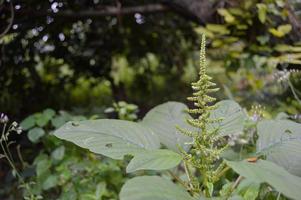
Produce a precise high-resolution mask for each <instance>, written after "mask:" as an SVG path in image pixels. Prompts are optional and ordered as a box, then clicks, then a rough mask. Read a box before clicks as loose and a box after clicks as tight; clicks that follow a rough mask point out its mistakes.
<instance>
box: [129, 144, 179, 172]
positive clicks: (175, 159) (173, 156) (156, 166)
mask: <svg viewBox="0 0 301 200" xmlns="http://www.w3.org/2000/svg"><path fill="white" fill-rule="evenodd" d="M181 160H182V156H181V155H179V154H178V153H175V152H173V151H169V150H166V149H158V150H153V151H145V152H141V153H138V154H136V156H135V157H134V158H133V159H132V160H131V162H130V163H129V165H128V166H127V168H126V171H127V172H128V173H131V172H134V171H137V170H143V169H144V170H166V169H170V168H173V167H175V166H177V165H178V164H179V163H180V162H181Z"/></svg>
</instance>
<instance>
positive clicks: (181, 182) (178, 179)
mask: <svg viewBox="0 0 301 200" xmlns="http://www.w3.org/2000/svg"><path fill="white" fill-rule="evenodd" d="M168 173H169V174H170V175H171V176H172V177H173V178H174V179H175V180H177V181H178V182H179V183H180V184H181V185H183V186H184V187H187V185H186V183H185V182H184V181H183V180H182V179H180V178H179V177H178V176H177V175H175V174H174V173H173V172H172V171H170V170H168Z"/></svg>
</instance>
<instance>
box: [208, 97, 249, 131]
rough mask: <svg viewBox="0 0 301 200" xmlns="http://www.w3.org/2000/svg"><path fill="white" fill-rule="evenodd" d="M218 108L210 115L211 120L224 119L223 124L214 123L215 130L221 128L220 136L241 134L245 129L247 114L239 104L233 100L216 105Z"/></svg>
mask: <svg viewBox="0 0 301 200" xmlns="http://www.w3.org/2000/svg"><path fill="white" fill-rule="evenodd" d="M216 105H217V106H218V108H217V109H216V110H213V111H212V112H211V114H210V117H211V118H213V119H214V118H223V120H222V121H221V122H218V123H214V124H213V127H214V128H219V131H220V134H222V135H223V136H226V135H230V134H232V135H237V134H241V133H242V131H243V128H244V121H245V119H246V114H245V113H244V111H243V109H242V108H241V107H240V106H239V104H238V103H236V102H235V101H232V100H223V101H220V102H218V103H217V104H216Z"/></svg>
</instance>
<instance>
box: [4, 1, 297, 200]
mask: <svg viewBox="0 0 301 200" xmlns="http://www.w3.org/2000/svg"><path fill="white" fill-rule="evenodd" d="M300 9H301V3H300V2H299V1H297V0H260V1H259V0H243V1H240V0H222V1H214V0H174V1H167V0H151V1H150V0H148V1H133V0H116V1H108V0H94V1H84V0H77V1H68V0H62V1H58V0H49V1H37V0H30V1H28V0H27V1H22V0H14V1H12V0H11V1H5V0H0V35H1V36H0V112H3V113H6V114H7V115H8V116H9V118H10V119H11V121H14V120H16V121H19V122H21V121H23V122H22V123H21V126H22V127H23V129H24V132H23V134H22V135H20V136H11V137H12V139H13V140H16V141H17V142H16V143H15V144H12V145H11V146H10V148H11V151H13V152H14V153H13V155H16V156H15V161H16V164H17V168H18V169H19V170H20V171H22V173H23V175H24V177H26V179H28V180H29V181H32V182H33V188H34V192H35V193H36V194H38V195H41V196H43V197H44V199H57V198H61V199H76V198H77V199H116V198H117V194H118V192H119V190H120V187H121V185H122V184H123V183H124V182H125V180H126V179H127V178H128V177H127V175H125V174H124V173H123V171H124V170H122V169H123V168H124V164H123V163H122V162H115V161H112V160H110V159H108V158H104V157H98V156H95V155H93V154H90V153H88V152H82V151H78V148H76V147H74V146H71V145H69V144H67V143H64V142H62V141H58V140H57V139H55V138H53V136H52V135H51V134H52V131H53V130H54V129H56V128H58V127H60V126H61V125H62V124H63V123H64V122H66V121H68V120H71V119H73V118H76V119H87V118H89V119H94V118H104V117H110V118H120V119H126V120H139V119H140V118H141V117H142V116H144V114H145V113H146V111H148V110H149V109H150V108H151V107H153V106H154V105H157V104H159V103H162V102H166V101H170V100H177V101H182V102H185V99H184V98H185V97H186V96H188V94H190V92H191V91H190V89H189V88H190V87H189V84H190V82H192V81H193V80H195V78H196V77H197V69H198V50H199V46H200V35H201V33H205V34H206V35H207V38H208V44H207V46H208V57H209V66H210V67H209V69H208V70H209V73H210V75H211V76H213V78H214V79H215V80H216V82H217V83H218V86H219V87H220V88H221V89H222V90H221V92H220V93H219V94H218V96H217V98H218V99H227V98H230V99H235V100H236V101H238V102H240V103H241V105H243V106H244V107H245V108H246V109H247V110H250V109H251V107H252V105H261V107H259V109H260V112H262V113H263V114H264V116H265V117H267V118H269V117H271V116H274V115H275V113H278V112H279V111H283V112H286V113H287V114H288V115H289V116H290V117H291V118H293V119H295V120H297V121H298V120H300V110H301V101H300V97H301V95H300V91H301V90H300V88H301V81H300V74H301V72H300V71H299V70H300V64H301V41H300V37H301V35H300V33H301V10H300ZM126 102H127V103H126ZM257 108H258V107H257ZM263 108H264V109H263ZM67 146H68V148H67ZM18 152H20V154H22V155H23V157H21V156H17V155H18ZM99 160H101V162H100V161H99ZM83 163H85V165H83ZM87 163H91V164H87ZM120 169H121V170H120ZM10 172H11V171H10V168H9V166H8V165H7V162H6V161H5V160H4V159H2V160H0V180H4V181H1V182H0V199H21V196H22V195H23V193H22V190H21V191H20V188H18V182H17V181H16V179H15V178H14V176H13V173H10ZM91 174H92V176H91ZM81 185H87V186H88V185H89V186H91V187H85V188H82V187H81ZM16 191H19V192H16Z"/></svg>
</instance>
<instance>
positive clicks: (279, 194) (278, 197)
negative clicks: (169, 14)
mask: <svg viewBox="0 0 301 200" xmlns="http://www.w3.org/2000/svg"><path fill="white" fill-rule="evenodd" d="M280 197H281V193H280V192H278V195H277V200H279V199H280Z"/></svg>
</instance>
